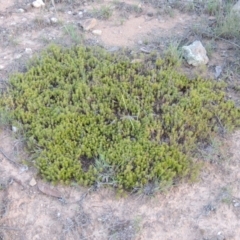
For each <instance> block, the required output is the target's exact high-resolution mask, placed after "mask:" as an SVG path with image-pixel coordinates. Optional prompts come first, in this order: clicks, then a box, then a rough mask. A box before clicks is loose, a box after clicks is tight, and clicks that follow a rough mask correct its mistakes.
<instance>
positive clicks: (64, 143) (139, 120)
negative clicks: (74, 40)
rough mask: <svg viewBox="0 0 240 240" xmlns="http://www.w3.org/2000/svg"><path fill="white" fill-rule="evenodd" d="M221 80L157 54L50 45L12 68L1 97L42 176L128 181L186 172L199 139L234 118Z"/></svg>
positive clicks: (237, 120) (137, 183) (131, 184)
mask: <svg viewBox="0 0 240 240" xmlns="http://www.w3.org/2000/svg"><path fill="white" fill-rule="evenodd" d="M224 88H225V85H224V84H223V83H217V82H214V81H211V80H204V79H200V78H199V79H195V80H189V79H188V78H187V77H186V76H184V75H181V74H180V73H178V72H177V71H175V70H174V67H173V66H171V64H167V63H165V62H164V61H163V60H161V59H156V60H155V64H154V65H153V64H148V63H146V62H145V63H139V62H138V63H131V60H130V59H128V58H127V57H123V56H121V57H119V56H118V54H110V53H107V52H106V51H104V50H103V49H100V48H89V47H74V48H71V49H63V48H61V47H59V46H52V47H50V48H49V49H48V50H47V51H45V52H44V53H43V54H42V56H41V57H40V58H39V59H38V60H37V61H36V62H35V64H33V66H31V67H30V68H29V69H28V71H27V72H26V73H19V74H16V75H14V76H12V77H11V79H10V87H9V89H8V91H7V92H6V94H5V95H4V96H2V98H1V106H2V108H4V109H5V110H6V111H9V112H10V114H11V116H12V119H14V121H15V122H18V123H20V124H21V125H22V127H23V130H24V134H25V137H26V139H27V144H28V147H29V149H30V150H31V151H32V152H35V153H37V157H36V160H35V161H36V165H37V167H38V168H39V171H40V173H41V175H42V176H43V177H44V178H45V179H47V180H49V181H53V182H57V181H63V182H66V183H68V182H70V181H72V180H75V181H77V182H78V183H80V184H84V185H89V184H93V183H94V182H96V181H102V182H106V183H107V182H109V183H110V182H112V183H114V186H116V187H118V188H119V189H133V188H135V187H136V188H138V187H142V186H144V185H146V184H148V183H149V182H152V181H156V180H158V181H159V182H166V181H167V182H168V181H173V180H175V179H177V178H179V177H183V176H186V175H188V174H190V172H191V168H192V167H191V166H192V162H191V160H190V158H189V156H190V155H189V153H191V152H192V151H193V150H194V149H195V147H196V144H197V143H198V142H200V141H206V140H207V139H208V138H209V136H210V135H211V134H212V133H213V132H216V131H218V128H219V126H220V127H223V126H224V127H226V128H228V129H232V128H233V126H237V125H239V124H240V111H239V109H237V108H236V107H235V106H234V103H233V102H232V101H227V100H226V99H225V93H224ZM12 124H14V122H13V123H12Z"/></svg>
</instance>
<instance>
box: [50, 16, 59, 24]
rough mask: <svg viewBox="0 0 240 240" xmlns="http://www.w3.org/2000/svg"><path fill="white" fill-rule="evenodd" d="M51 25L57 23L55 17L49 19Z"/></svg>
mask: <svg viewBox="0 0 240 240" xmlns="http://www.w3.org/2000/svg"><path fill="white" fill-rule="evenodd" d="M50 21H51V23H57V22H58V19H57V18H55V17H52V18H50Z"/></svg>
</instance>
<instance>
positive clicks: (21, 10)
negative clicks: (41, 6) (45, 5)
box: [17, 8, 25, 13]
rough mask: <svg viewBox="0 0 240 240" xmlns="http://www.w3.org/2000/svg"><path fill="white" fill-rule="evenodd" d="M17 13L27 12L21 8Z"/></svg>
mask: <svg viewBox="0 0 240 240" xmlns="http://www.w3.org/2000/svg"><path fill="white" fill-rule="evenodd" d="M17 12H18V13H24V12H25V10H24V9H23V8H19V9H18V10H17Z"/></svg>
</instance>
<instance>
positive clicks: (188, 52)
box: [182, 41, 209, 67]
mask: <svg viewBox="0 0 240 240" xmlns="http://www.w3.org/2000/svg"><path fill="white" fill-rule="evenodd" d="M182 50H183V57H184V58H185V59H186V60H187V62H188V64H190V65H193V66H195V67H196V66H200V65H206V64H207V63H208V61H209V59H208V56H207V52H206V49H205V48H204V47H203V45H202V43H201V42H200V41H195V42H193V43H192V44H191V45H189V46H183V47H182Z"/></svg>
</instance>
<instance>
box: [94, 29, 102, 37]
mask: <svg viewBox="0 0 240 240" xmlns="http://www.w3.org/2000/svg"><path fill="white" fill-rule="evenodd" d="M92 33H93V34H94V35H98V36H100V35H102V30H93V31H92Z"/></svg>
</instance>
